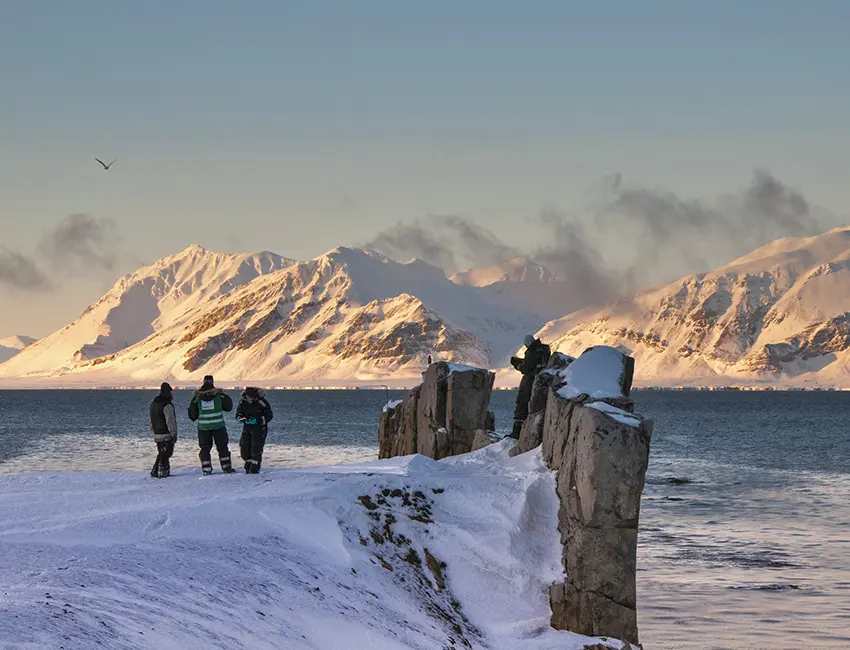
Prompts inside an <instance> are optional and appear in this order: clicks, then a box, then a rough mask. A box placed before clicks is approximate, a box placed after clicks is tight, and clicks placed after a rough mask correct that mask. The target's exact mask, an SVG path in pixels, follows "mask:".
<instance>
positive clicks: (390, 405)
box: [383, 399, 404, 413]
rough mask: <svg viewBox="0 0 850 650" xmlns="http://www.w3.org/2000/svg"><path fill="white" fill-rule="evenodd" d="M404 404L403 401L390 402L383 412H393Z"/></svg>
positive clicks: (385, 405)
mask: <svg viewBox="0 0 850 650" xmlns="http://www.w3.org/2000/svg"><path fill="white" fill-rule="evenodd" d="M402 403H404V400H403V399H394V400H390V401H389V402H387V403H386V404H384V408H383V412H384V413H386V412H387V411H392V410H393V409H394V408H396V407H397V406H400V405H401V404H402Z"/></svg>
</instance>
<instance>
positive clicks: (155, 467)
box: [151, 443, 162, 478]
mask: <svg viewBox="0 0 850 650" xmlns="http://www.w3.org/2000/svg"><path fill="white" fill-rule="evenodd" d="M161 453H162V452H161V451H160V449H159V443H156V460H155V461H154V462H153V467H152V468H151V478H159V457H160V454H161Z"/></svg>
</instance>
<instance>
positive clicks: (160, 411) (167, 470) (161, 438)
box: [150, 382, 177, 478]
mask: <svg viewBox="0 0 850 650" xmlns="http://www.w3.org/2000/svg"><path fill="white" fill-rule="evenodd" d="M172 400H173V395H172V390H171V386H170V385H169V384H168V383H167V382H163V384H162V386H160V387H159V395H157V396H156V397H154V399H153V402H151V408H150V416H151V433H152V434H153V440H154V442H155V443H156V449H157V454H156V460H155V461H154V464H153V469H151V478H165V477H166V476H170V475H171V454H173V453H174V443H175V442H177V413H176V412H175V411H174V404H173V402H172Z"/></svg>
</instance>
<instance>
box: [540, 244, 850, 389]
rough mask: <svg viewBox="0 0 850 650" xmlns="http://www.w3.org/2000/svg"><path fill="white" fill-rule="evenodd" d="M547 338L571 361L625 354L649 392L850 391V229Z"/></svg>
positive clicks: (557, 325)
mask: <svg viewBox="0 0 850 650" xmlns="http://www.w3.org/2000/svg"><path fill="white" fill-rule="evenodd" d="M540 336H541V337H542V338H543V339H544V340H546V341H548V342H552V343H554V345H555V346H556V347H557V349H559V350H561V351H563V352H566V353H570V354H576V353H580V352H581V351H582V350H584V349H585V348H587V347H588V346H590V345H596V344H606V345H612V346H623V347H624V348H627V349H628V350H629V351H630V352H631V353H632V354H633V355H634V356H635V358H636V360H637V364H636V368H637V371H636V372H637V377H636V379H637V381H638V382H639V383H644V384H694V385H712V384H729V383H742V382H753V381H766V382H778V383H780V384H785V385H799V386H805V385H822V386H847V385H850V380H849V379H848V368H850V228H838V229H835V230H831V231H829V232H827V233H825V234H823V235H819V236H816V237H808V238H793V239H792V238H787V239H780V240H777V241H775V242H773V243H771V244H769V245H767V246H764V247H763V248H760V249H758V250H756V251H754V252H753V253H750V254H749V255H746V256H745V257H742V258H740V259H738V260H735V261H734V262H732V263H731V264H729V265H727V266H724V267H722V268H719V269H717V270H715V271H712V272H710V273H706V274H700V275H693V276H689V277H686V278H683V279H681V280H678V281H676V282H673V283H671V284H669V285H666V286H663V287H659V288H655V289H651V290H648V291H645V292H643V293H641V294H639V295H638V296H636V297H635V298H634V299H632V300H628V301H624V302H621V303H619V304H616V305H613V306H610V307H607V308H605V309H602V310H592V309H591V310H584V311H581V312H577V313H574V314H570V315H569V316H566V317H564V318H562V319H559V320H556V321H553V322H551V323H549V324H547V325H546V326H545V327H544V328H543V329H542V330H541V332H540Z"/></svg>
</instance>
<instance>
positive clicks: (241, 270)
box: [0, 245, 293, 376]
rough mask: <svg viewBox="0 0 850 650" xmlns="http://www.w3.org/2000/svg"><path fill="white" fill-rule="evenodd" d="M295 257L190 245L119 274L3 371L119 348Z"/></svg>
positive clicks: (59, 363)
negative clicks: (96, 296) (71, 317)
mask: <svg viewBox="0 0 850 650" xmlns="http://www.w3.org/2000/svg"><path fill="white" fill-rule="evenodd" d="M292 263H293V262H292V260H287V259H284V258H282V257H280V256H278V255H275V254H273V253H258V254H254V255H227V254H223V253H213V252H211V251H207V250H205V249H203V248H201V247H199V246H195V245H193V246H190V247H189V248H187V249H186V250H184V251H182V252H180V253H177V254H176V255H172V256H170V257H166V258H164V259H162V260H160V261H158V262H156V263H155V264H153V265H152V266H147V267H144V268H141V269H139V270H138V271H136V272H135V273H131V274H129V275H126V276H124V277H123V278H121V279H120V280H118V282H117V283H116V284H115V286H114V287H113V288H112V289H111V290H110V291H109V292H108V293H107V294H106V295H104V296H103V297H102V298H101V299H100V300H98V301H97V302H96V303H95V304H93V305H92V306H91V307H89V308H88V309H86V310H85V312H84V313H83V314H82V315H81V316H80V317H79V318H78V319H77V320H75V321H74V322H73V323H71V324H70V325H67V326H66V327H63V328H62V329H60V330H59V331H57V332H54V333H53V334H51V335H49V336H47V337H45V338H43V339H41V340H40V341H38V342H37V343H35V344H34V345H31V346H29V347H28V348H27V349H26V350H25V351H24V352H23V353H21V354H19V355H17V356H16V357H15V359H14V360H13V361H11V362H8V363H6V364H3V366H1V367H0V368H2V370H0V376H24V375H32V374H35V375H38V374H43V373H57V372H61V371H63V370H64V369H68V368H71V367H74V366H75V365H77V364H79V363H82V362H85V361H88V360H91V359H97V358H99V357H103V356H104V355H110V354H115V353H117V352H120V351H121V350H123V349H125V348H127V347H129V346H131V345H133V344H135V343H138V342H139V341H141V340H143V339H145V338H146V337H148V336H150V335H151V334H153V333H155V332H157V331H161V330H163V329H165V328H168V327H172V326H174V325H176V324H178V323H181V322H183V321H184V320H186V319H187V318H188V316H189V314H190V313H191V312H192V311H193V310H194V309H196V308H198V307H199V306H200V305H203V304H205V303H206V302H207V301H209V300H212V299H214V298H217V297H219V296H222V295H225V294H227V293H229V292H230V291H232V290H233V289H234V288H236V287H239V286H242V285H244V284H247V283H248V282H250V281H251V280H253V279H254V278H256V277H258V276H260V275H263V274H267V273H271V272H273V271H276V270H278V269H281V268H284V267H286V266H289V265H290V264H292Z"/></svg>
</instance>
